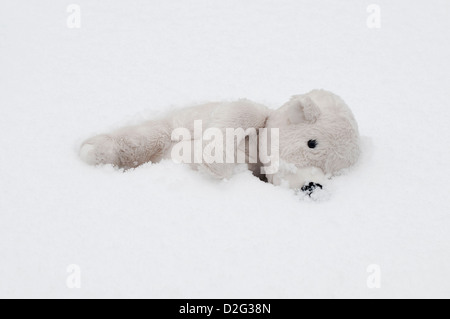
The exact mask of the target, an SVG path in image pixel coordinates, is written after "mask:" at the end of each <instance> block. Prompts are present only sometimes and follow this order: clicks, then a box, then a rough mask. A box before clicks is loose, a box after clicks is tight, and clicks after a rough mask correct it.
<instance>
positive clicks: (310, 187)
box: [301, 183, 323, 197]
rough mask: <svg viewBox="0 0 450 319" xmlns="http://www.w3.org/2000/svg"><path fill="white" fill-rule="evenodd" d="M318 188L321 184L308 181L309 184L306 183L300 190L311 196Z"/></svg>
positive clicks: (321, 187)
mask: <svg viewBox="0 0 450 319" xmlns="http://www.w3.org/2000/svg"><path fill="white" fill-rule="evenodd" d="M318 188H320V189H323V186H322V185H320V184H316V183H309V184H306V185H305V186H303V187H302V188H301V189H302V192H304V193H306V195H308V196H309V197H311V195H312V194H313V193H314V191H315V190H316V189H318Z"/></svg>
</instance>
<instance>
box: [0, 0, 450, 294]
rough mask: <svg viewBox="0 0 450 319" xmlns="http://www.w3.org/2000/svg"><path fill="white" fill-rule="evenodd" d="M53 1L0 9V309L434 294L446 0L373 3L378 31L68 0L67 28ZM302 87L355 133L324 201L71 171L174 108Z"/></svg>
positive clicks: (444, 277)
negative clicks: (357, 144)
mask: <svg viewBox="0 0 450 319" xmlns="http://www.w3.org/2000/svg"><path fill="white" fill-rule="evenodd" d="M69 4H70V3H69V2H64V1H51V0H41V1H30V0H28V1H24V0H18V1H1V2H0V96H1V98H0V145H1V152H0V297H7V298H13V297H40V298H57V297H60V298H81V297H88V298H94V297H126V298H131V297H138V298H141V297H153V298H300V297H312V298H320V297H326V298H338V297H339V298H353V297H356V298H386V297H387V298H400V297H410V298H417V297H426V298H432V297H439V298H442V297H447V298H448V297H450V268H449V263H450V232H449V229H450V200H449V190H450V189H449V184H448V181H449V177H450V172H449V164H448V163H449V162H450V151H449V145H450V128H449V125H448V123H449V121H450V111H449V88H450V77H449V74H450V63H448V57H449V56H450V43H449V41H448V39H449V30H450V18H449V13H450V2H449V1H447V0H430V1H406V0H397V1H387V0H377V4H379V5H380V8H381V23H382V25H381V29H369V28H368V27H367V25H366V20H367V17H368V16H369V13H367V10H366V9H367V7H368V6H369V5H370V4H372V1H366V0H363V1H360V0H348V1H345V2H344V1H334V0H319V1H307V0H276V1H275V0H259V1H256V0H246V1H238V0H228V1H210V0H190V1H184V0H183V1H181V0H165V1H144V0H129V1H118V0H114V1H112V0H109V1H106V0H104V1H99V0H89V1H88V0H78V1H77V4H78V5H79V6H80V8H81V23H82V24H81V28H80V29H69V28H68V27H67V25H66V19H67V17H68V16H69V13H67V11H66V9H67V7H68V5H69ZM314 88H326V89H328V90H331V91H334V92H336V93H338V94H339V95H341V96H342V97H343V98H344V99H345V100H346V101H347V103H348V104H349V105H350V106H351V108H352V109H353V111H354V113H355V116H356V118H357V120H358V122H359V125H360V130H361V133H362V135H363V136H364V137H363V150H364V153H363V157H362V159H361V161H360V163H359V164H358V165H357V166H356V167H355V168H352V169H350V170H349V171H348V172H346V173H345V174H343V175H342V176H339V177H336V178H335V179H334V180H333V181H332V183H331V185H330V188H329V189H328V190H327V191H328V193H329V196H327V199H326V200H321V201H314V200H310V199H307V198H301V196H296V195H295V194H294V193H293V192H291V191H289V190H286V189H283V188H280V187H274V186H272V185H269V184H264V183H261V182H260V181H258V180H257V179H255V178H253V177H252V176H251V174H250V173H248V172H241V173H239V174H237V175H236V176H235V177H234V178H233V179H231V180H229V181H223V182H217V181H213V180H211V179H209V178H208V177H206V176H203V175H202V174H200V173H197V172H193V171H191V170H190V169H189V168H188V167H185V166H181V165H176V164H174V163H172V162H168V161H167V162H164V163H161V164H159V165H150V164H148V165H145V166H143V167H141V168H138V169H136V170H133V171H128V172H126V173H122V172H120V171H117V170H115V169H113V168H112V167H102V168H93V167H89V166H87V165H85V164H84V163H82V162H81V161H80V159H79V157H78V148H79V146H80V143H81V142H82V141H83V140H84V139H85V138H88V137H90V136H92V135H94V134H97V133H103V132H105V131H108V130H110V129H112V128H115V127H118V126H120V125H123V124H127V123H131V122H135V121H139V120H142V119H146V118H148V117H149V116H151V115H156V114H159V113H160V112H164V111H166V110H168V109H169V108H172V107H174V106H177V107H182V106H186V105H191V104H195V103H198V102H204V101H211V100H214V101H215V100H232V99H238V98H244V97H245V98H249V99H252V100H255V101H257V102H261V103H265V104H267V105H269V106H270V107H272V108H276V107H279V106H281V105H282V104H283V103H284V102H285V101H287V100H288V98H289V97H290V96H291V95H294V94H299V93H304V92H307V91H309V90H311V89H314ZM73 264H75V265H78V266H79V267H80V269H81V283H82V286H81V289H69V288H68V286H67V285H66V280H67V278H68V276H69V275H70V273H67V269H68V267H69V266H70V265H73ZM370 265H378V266H379V267H380V270H381V277H380V278H381V288H380V289H369V288H368V285H367V280H368V278H369V276H370V275H371V274H370V273H368V272H367V269H368V267H369V266H370Z"/></svg>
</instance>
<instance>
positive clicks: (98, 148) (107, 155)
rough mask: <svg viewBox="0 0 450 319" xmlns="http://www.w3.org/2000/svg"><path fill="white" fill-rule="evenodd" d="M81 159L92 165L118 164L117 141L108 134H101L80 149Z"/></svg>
mask: <svg viewBox="0 0 450 319" xmlns="http://www.w3.org/2000/svg"><path fill="white" fill-rule="evenodd" d="M80 157H81V159H82V160H83V161H84V162H86V163H88V164H90V165H100V164H112V165H117V164H118V163H117V160H118V159H117V152H116V143H115V141H114V139H113V138H112V137H110V136H107V135H99V136H96V137H94V138H91V139H89V140H87V141H86V142H84V143H83V145H82V146H81V149H80Z"/></svg>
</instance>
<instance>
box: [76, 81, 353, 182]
mask: <svg viewBox="0 0 450 319" xmlns="http://www.w3.org/2000/svg"><path fill="white" fill-rule="evenodd" d="M196 121H202V125H203V129H204V130H207V129H216V130H219V131H222V132H223V133H224V136H225V132H226V130H227V129H243V130H244V131H247V130H249V129H254V130H255V131H256V132H258V130H260V129H276V130H277V131H279V141H276V144H277V145H276V147H277V151H278V154H279V158H276V159H275V158H274V157H273V154H272V159H271V162H270V163H268V162H264V164H262V163H261V161H256V162H255V161H252V163H249V168H250V169H251V170H253V171H254V172H255V175H260V168H261V166H268V165H272V166H273V164H274V162H275V161H278V162H279V163H277V164H279V165H277V167H279V169H278V170H276V171H274V172H269V174H267V179H268V181H269V182H271V183H273V184H276V185H280V184H282V183H283V182H286V183H287V184H288V185H289V186H290V187H291V188H301V187H302V186H303V185H304V184H305V183H308V182H315V183H319V182H321V180H323V179H324V176H325V175H333V174H335V173H337V172H338V171H339V170H341V169H343V168H347V167H350V166H351V165H353V164H354V163H355V162H356V161H357V159H358V156H359V152H360V151H359V133H358V126H357V124H356V121H355V119H354V117H353V114H352V112H351V111H350V109H349V108H348V107H347V105H346V104H345V103H344V102H343V101H342V100H341V99H340V98H339V97H338V96H336V95H334V94H332V93H330V92H327V91H323V90H315V91H312V92H310V93H308V94H305V95H298V96H294V97H293V98H292V99H291V100H290V101H289V102H288V103H286V104H285V105H284V106H283V107H281V108H280V109H278V110H270V109H269V108H267V107H265V106H264V105H261V104H258V103H254V102H252V101H249V100H239V101H236V102H225V103H209V104H203V105H199V106H195V107H190V108H186V109H182V110H179V111H175V112H172V113H170V114H168V115H167V116H166V117H164V118H162V119H159V120H154V121H149V122H146V123H143V124H142V125H139V126H131V127H126V128H123V129H120V130H118V131H116V132H113V133H111V134H107V135H99V136H96V137H93V138H91V139H89V140H88V141H86V142H85V143H83V145H82V147H81V150H80V155H81V157H82V159H83V160H84V161H86V162H87V163H89V164H92V165H99V164H112V165H114V166H116V167H120V168H134V167H137V166H139V165H142V164H144V163H147V162H152V163H157V162H159V161H161V160H162V159H165V158H171V157H172V150H173V148H174V146H175V145H177V143H180V142H182V141H179V140H175V139H174V138H173V134H172V133H173V132H174V130H176V129H179V128H184V129H186V130H188V131H189V133H190V136H191V137H192V140H191V141H184V143H194V142H195V139H198V136H196V132H195V127H194V123H195V122H196ZM260 138H261V137H260ZM265 139H266V140H265V141H264V142H265V143H266V144H267V147H268V149H269V150H270V149H271V147H272V148H273V147H274V145H273V143H274V140H273V139H271V138H270V136H269V137H268V138H267V136H266V137H265ZM248 140H249V137H248V136H247V138H244V139H243V140H242V139H241V140H240V141H238V142H237V145H236V149H239V148H242V147H243V148H244V149H245V150H246V152H247V155H249V154H248V148H246V147H245V146H246V141H247V143H248ZM260 143H261V141H260ZM259 145H262V144H259ZM223 152H225V150H223ZM247 157H248V156H247ZM258 159H259V156H258ZM193 162H194V160H193ZM235 165H236V164H235V163H228V164H224V163H205V162H203V163H194V166H196V167H201V168H203V169H205V170H206V171H208V172H209V173H210V174H211V175H212V176H214V177H217V178H228V177H230V176H231V174H232V173H233V170H234V167H235Z"/></svg>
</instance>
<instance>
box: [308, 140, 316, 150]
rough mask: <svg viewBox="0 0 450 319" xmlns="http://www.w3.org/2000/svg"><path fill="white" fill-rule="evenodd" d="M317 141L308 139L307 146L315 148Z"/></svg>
mask: <svg viewBox="0 0 450 319" xmlns="http://www.w3.org/2000/svg"><path fill="white" fill-rule="evenodd" d="M317 144H318V143H317V141H316V140H309V141H308V147H309V148H316V147H317Z"/></svg>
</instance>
